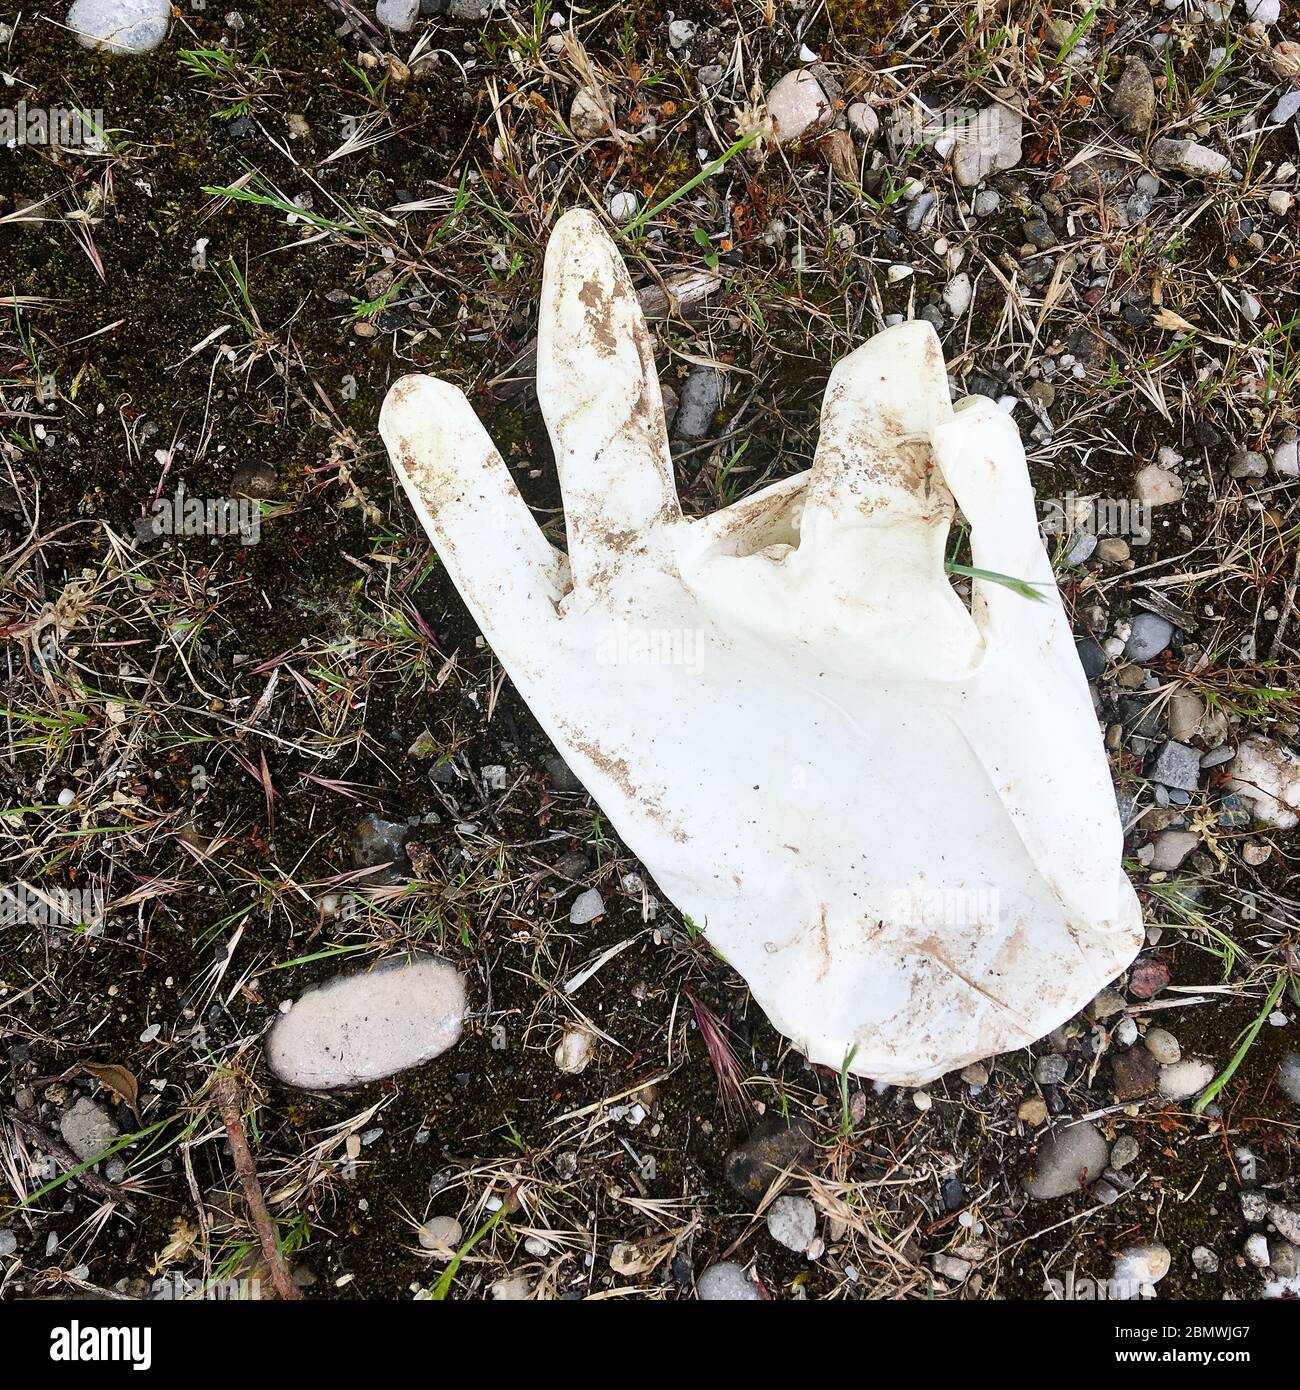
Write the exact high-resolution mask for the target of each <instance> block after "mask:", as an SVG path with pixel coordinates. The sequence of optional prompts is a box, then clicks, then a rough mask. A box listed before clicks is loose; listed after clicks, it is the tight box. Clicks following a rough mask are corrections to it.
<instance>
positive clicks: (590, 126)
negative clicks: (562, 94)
mask: <svg viewBox="0 0 1300 1390" xmlns="http://www.w3.org/2000/svg"><path fill="white" fill-rule="evenodd" d="M569 129H570V130H571V131H572V132H573V133H574V134H575V135H576V136H577V137H578V139H579V140H594V139H595V138H596V137H597V136H598V135H600V134H601V133H602V132H603V131H604V129H605V113H604V112H603V111H602V110H601V107H600V102H599V101H597V99H596V96H595V94H594V93H593V92H592V90H591V89H590V88H589V87H579V88H578V90H577V92H576V93H575V94H574V98H573V105H572V106H570V107H569Z"/></svg>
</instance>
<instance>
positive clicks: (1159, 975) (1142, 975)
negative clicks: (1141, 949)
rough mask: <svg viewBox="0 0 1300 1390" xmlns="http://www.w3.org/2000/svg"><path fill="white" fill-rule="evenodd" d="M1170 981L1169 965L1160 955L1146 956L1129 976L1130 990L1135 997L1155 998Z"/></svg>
mask: <svg viewBox="0 0 1300 1390" xmlns="http://www.w3.org/2000/svg"><path fill="white" fill-rule="evenodd" d="M1168 983H1169V967H1168V966H1167V965H1166V964H1165V963H1164V961H1163V960H1161V958H1160V957H1159V956H1144V957H1143V958H1142V959H1141V960H1140V961H1138V963H1137V964H1136V965H1135V966H1134V967H1133V973H1132V974H1131V975H1130V976H1129V980H1128V992H1129V993H1130V994H1131V995H1132V996H1133V998H1134V999H1154V998H1155V997H1156V995H1157V994H1159V993H1160V991H1161V990H1162V989H1164V987H1165V986H1166V985H1167V984H1168Z"/></svg>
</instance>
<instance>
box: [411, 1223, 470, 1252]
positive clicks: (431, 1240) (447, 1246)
mask: <svg viewBox="0 0 1300 1390" xmlns="http://www.w3.org/2000/svg"><path fill="white" fill-rule="evenodd" d="M463 1235H464V1231H463V1229H462V1228H461V1224H460V1222H459V1221H457V1220H456V1218H455V1217H454V1216H432V1217H430V1218H429V1220H428V1221H426V1222H425V1223H424V1225H423V1226H421V1227H420V1230H419V1238H420V1245H421V1247H422V1248H423V1249H425V1250H431V1251H432V1252H433V1253H434V1254H435V1255H441V1256H442V1257H443V1259H447V1260H449V1259H450V1258H451V1257H452V1256H453V1255H454V1254H455V1253H456V1249H457V1247H458V1246H459V1245H460V1242H461V1237H462V1236H463Z"/></svg>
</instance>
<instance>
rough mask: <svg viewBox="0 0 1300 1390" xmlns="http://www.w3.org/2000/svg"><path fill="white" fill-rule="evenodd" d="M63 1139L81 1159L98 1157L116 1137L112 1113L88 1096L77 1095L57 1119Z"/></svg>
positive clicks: (115, 1126)
mask: <svg viewBox="0 0 1300 1390" xmlns="http://www.w3.org/2000/svg"><path fill="white" fill-rule="evenodd" d="M59 1133H60V1134H62V1135H63V1142H64V1143H65V1144H67V1146H68V1148H70V1149H71V1150H72V1152H73V1153H74V1154H76V1155H77V1157H78V1158H79V1159H81V1161H82V1162H83V1163H84V1162H85V1161H86V1160H87V1159H91V1158H97V1157H98V1156H99V1155H100V1154H102V1153H103V1152H104V1150H105V1149H106V1148H108V1147H109V1145H110V1144H112V1143H113V1141H114V1140H115V1139H116V1138H117V1137H118V1133H119V1131H118V1128H117V1125H116V1124H114V1122H113V1117H112V1116H111V1115H110V1114H109V1113H108V1111H107V1110H105V1109H104V1107H103V1106H102V1105H100V1104H99V1103H98V1102H97V1101H93V1100H91V1099H90V1097H89V1096H78V1097H77V1099H76V1101H75V1102H74V1103H73V1104H72V1106H71V1107H70V1108H69V1109H68V1110H67V1111H66V1112H65V1113H64V1115H63V1117H62V1118H61V1119H60V1120H59Z"/></svg>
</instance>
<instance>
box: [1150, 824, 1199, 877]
mask: <svg viewBox="0 0 1300 1390" xmlns="http://www.w3.org/2000/svg"><path fill="white" fill-rule="evenodd" d="M1200 843H1201V841H1200V838H1199V836H1196V835H1193V834H1192V832H1191V831H1190V830H1162V831H1161V832H1160V834H1159V835H1157V836H1156V838H1155V840H1154V841H1153V842H1152V848H1153V849H1154V850H1155V853H1154V855H1152V858H1151V863H1150V865H1149V866H1148V867H1150V868H1152V869H1156V870H1159V871H1163V872H1166V873H1167V872H1169V871H1170V870H1173V869H1180V868H1182V866H1183V862H1184V861H1185V860H1186V858H1187V856H1188V855H1189V854H1191V853H1192V851H1193V850H1195V849H1196V848H1197V846H1198V845H1199V844H1200Z"/></svg>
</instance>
